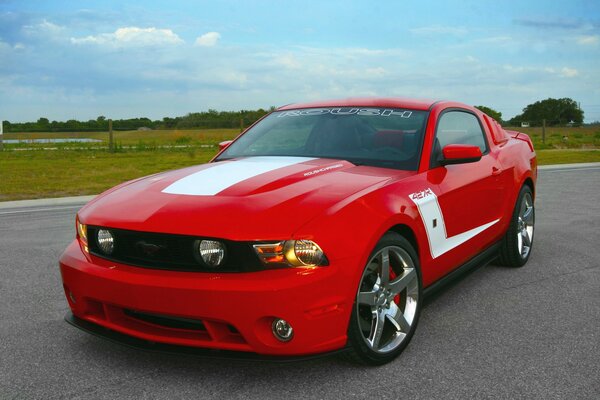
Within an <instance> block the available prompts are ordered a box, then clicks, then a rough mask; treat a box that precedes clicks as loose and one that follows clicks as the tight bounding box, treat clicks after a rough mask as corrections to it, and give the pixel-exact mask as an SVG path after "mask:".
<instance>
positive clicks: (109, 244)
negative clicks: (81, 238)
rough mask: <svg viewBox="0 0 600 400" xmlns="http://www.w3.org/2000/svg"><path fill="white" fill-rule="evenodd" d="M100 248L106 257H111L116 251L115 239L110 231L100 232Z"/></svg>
mask: <svg viewBox="0 0 600 400" xmlns="http://www.w3.org/2000/svg"><path fill="white" fill-rule="evenodd" d="M97 239H98V247H99V248H100V250H102V252H103V253H104V254H106V255H111V254H112V252H113V251H114V250H115V238H114V237H113V235H112V233H111V232H110V231H109V230H108V229H99V230H98V236H97Z"/></svg>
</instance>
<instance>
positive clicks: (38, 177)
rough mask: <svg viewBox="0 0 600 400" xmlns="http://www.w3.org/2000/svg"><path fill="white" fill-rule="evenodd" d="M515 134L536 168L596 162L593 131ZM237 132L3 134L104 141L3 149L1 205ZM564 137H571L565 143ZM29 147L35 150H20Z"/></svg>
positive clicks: (187, 151)
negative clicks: (111, 139) (523, 137)
mask: <svg viewBox="0 0 600 400" xmlns="http://www.w3.org/2000/svg"><path fill="white" fill-rule="evenodd" d="M515 130H519V131H522V132H525V133H527V134H529V135H530V136H531V137H532V138H533V141H534V143H535V146H536V151H537V155H538V163H539V164H540V165H544V164H563V163H576V162H600V129H599V128H597V127H593V128H590V127H586V128H548V129H547V131H546V139H547V140H546V144H545V145H544V144H542V143H541V128H516V129H515ZM238 133H239V132H238V130H237V129H213V130H200V129H196V130H185V131H177V130H170V131H149V132H143V131H128V132H115V141H116V142H117V144H118V147H117V152H116V153H109V152H108V151H106V146H107V144H108V134H107V133H106V132H92V133H88V132H86V133H64V132H63V133H21V134H14V133H11V134H6V135H5V136H4V137H5V138H6V139H34V138H64V137H74V138H86V137H88V138H101V139H102V140H104V142H103V143H100V144H98V143H95V144H80V143H76V144H65V145H61V144H33V145H32V144H20V145H5V148H6V151H3V152H0V201H6V200H20V199H33V198H44V197H62V196H77V195H87V194H97V193H100V192H102V191H104V190H106V189H108V188H110V187H112V186H115V185H117V184H119V183H121V182H124V181H126V180H130V179H134V178H138V177H141V176H145V175H150V174H153V173H156V172H160V171H165V170H170V169H176V168H182V167H186V166H190V165H196V164H202V163H205V162H207V161H208V160H210V158H212V156H214V155H215V154H216V152H217V144H218V143H219V142H221V141H223V140H228V139H231V138H233V137H235V136H236V135H237V134H238ZM564 135H568V137H569V139H568V140H567V141H566V142H565V141H563V139H562V138H563V136H564ZM165 146H186V147H165ZM31 147H32V148H34V150H22V149H24V148H31ZM44 147H54V148H56V150H43V148H44ZM94 147H95V149H94Z"/></svg>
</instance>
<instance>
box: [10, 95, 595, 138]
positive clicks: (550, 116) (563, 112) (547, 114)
mask: <svg viewBox="0 0 600 400" xmlns="http://www.w3.org/2000/svg"><path fill="white" fill-rule="evenodd" d="M476 107H477V108H478V109H480V110H481V111H483V112H484V113H486V114H487V115H489V116H490V117H492V118H494V119H495V120H496V121H498V122H499V123H501V124H502V125H506V126H520V125H521V123H522V122H527V123H529V125H530V126H541V125H542V124H543V121H544V120H545V121H546V125H548V126H560V125H566V124H570V123H572V124H574V125H581V124H582V123H583V110H581V108H580V107H579V104H578V103H577V102H576V101H575V100H573V99H570V98H562V99H552V98H548V99H546V100H540V101H536V102H535V103H532V104H529V105H527V107H525V108H523V112H522V113H521V114H519V115H516V116H514V117H513V118H511V119H509V120H507V121H505V120H503V119H502V113H501V112H499V111H496V110H494V109H493V108H491V107H487V106H476ZM274 109H275V108H274V107H271V108H270V109H269V110H264V109H262V108H259V109H258V110H241V111H217V110H208V111H203V112H196V113H189V114H187V115H184V116H182V117H175V118H171V117H165V118H163V119H162V120H154V121H153V120H151V119H149V118H143V117H142V118H129V119H117V120H113V129H114V130H136V129H140V128H149V129H191V128H205V129H215V128H239V127H240V125H241V126H243V127H247V126H249V125H251V124H253V123H254V122H256V121H257V120H258V119H259V118H261V117H263V116H264V115H265V114H267V113H268V112H270V111H273V110H274ZM4 130H5V131H6V132H93V131H107V130H108V119H107V118H106V117H104V116H99V117H98V118H96V119H95V120H94V119H91V120H89V121H77V120H74V119H71V120H68V121H64V122H62V121H49V120H48V118H39V119H38V120H37V121H36V122H9V121H5V122H4Z"/></svg>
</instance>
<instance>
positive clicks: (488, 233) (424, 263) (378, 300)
mask: <svg viewBox="0 0 600 400" xmlns="http://www.w3.org/2000/svg"><path fill="white" fill-rule="evenodd" d="M220 147H221V150H220V152H219V154H217V155H216V156H215V157H214V158H213V159H212V160H211V161H210V162H209V163H207V164H204V165H198V166H194V167H189V168H184V169H181V170H176V171H169V172H163V173H159V174H156V175H152V176H149V177H145V178H141V179H136V180H133V181H130V182H126V183H123V184H121V185H119V186H117V187H115V188H113V189H110V190H108V191H106V192H105V193H103V194H101V195H99V196H97V197H96V198H94V199H93V200H92V201H91V202H89V203H88V204H87V205H86V206H84V207H83V208H82V209H81V210H80V211H79V212H78V214H77V217H76V229H75V231H76V239H75V240H74V241H73V242H72V243H71V244H70V245H69V246H68V248H67V249H66V250H65V252H64V253H63V255H62V256H61V258H60V270H61V274H62V280H63V284H64V290H65V294H66V298H67V301H68V304H69V306H70V310H71V311H70V313H69V314H67V316H66V319H67V320H68V321H69V322H71V323H72V324H74V325H76V326H78V327H80V328H83V329H85V330H88V331H90V332H93V333H96V334H99V335H102V336H106V337H110V338H113V339H114V338H117V339H119V340H121V341H125V342H127V339H132V340H135V341H136V343H153V344H156V345H158V346H175V347H177V348H180V349H189V350H193V349H199V348H201V349H214V350H218V351H222V352H228V351H233V352H235V354H254V355H260V356H266V357H272V356H286V357H294V356H307V355H314V354H318V353H329V352H335V351H337V350H343V351H344V352H345V353H346V354H348V356H349V357H351V358H352V359H354V360H357V361H359V362H363V363H366V364H383V363H386V362H389V361H391V360H392V359H394V358H395V357H396V356H398V355H399V354H400V353H401V352H402V351H403V349H404V348H406V346H407V345H408V343H409V341H410V340H411V337H412V336H413V334H414V332H415V329H416V327H417V322H418V320H419V314H420V311H421V307H422V304H423V299H424V296H425V295H426V294H427V293H428V292H431V291H433V290H435V289H436V288H438V287H439V286H440V285H441V284H442V283H444V282H446V281H448V280H449V279H452V278H453V277H455V276H457V275H458V274H460V273H461V272H463V271H465V270H466V269H470V268H473V267H475V266H480V265H483V264H486V263H488V262H491V261H493V260H495V261H496V262H497V263H498V264H502V265H505V266H508V267H521V266H523V265H524V264H525V263H526V262H527V260H528V259H529V257H530V254H531V249H532V245H533V231H534V221H535V215H534V198H535V184H536V177H537V165H536V155H535V151H534V149H533V145H532V142H531V140H530V138H529V137H528V136H527V135H525V134H523V133H519V132H515V131H507V130H504V129H503V128H502V127H501V126H500V125H499V124H498V123H497V122H496V121H494V120H493V119H492V118H490V117H489V116H487V115H486V114H484V113H482V112H481V111H479V110H478V109H476V108H473V107H470V106H467V105H465V104H461V103H457V102H451V101H437V102H435V101H426V100H410V99H401V98H376V99H373V98H360V99H345V100H336V101H323V102H315V103H308V104H294V105H287V106H284V107H281V108H279V109H277V110H275V111H273V112H272V113H270V114H268V115H267V116H265V117H264V118H262V119H261V120H259V121H258V122H257V123H255V124H254V125H252V126H251V127H250V128H248V129H247V130H246V131H245V132H244V133H242V134H241V135H239V136H238V137H237V138H236V139H235V140H233V141H228V142H223V143H221V144H220Z"/></svg>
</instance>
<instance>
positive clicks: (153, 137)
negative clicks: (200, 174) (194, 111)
mask: <svg viewBox="0 0 600 400" xmlns="http://www.w3.org/2000/svg"><path fill="white" fill-rule="evenodd" d="M239 133H240V131H239V129H189V130H187V129H186V130H178V129H171V130H153V131H114V133H113V135H114V142H115V144H119V145H120V146H133V147H139V146H146V147H159V146H177V145H187V146H192V147H194V146H201V145H206V144H217V143H219V142H222V141H223V140H228V139H232V138H234V137H235V136H237V135H238V134H239ZM56 138H69V139H75V138H77V139H80V138H88V139H97V140H102V142H101V143H98V142H97V143H20V144H5V147H6V148H7V149H13V148H14V149H18V148H32V147H33V148H44V147H58V148H94V147H100V146H108V132H23V133H7V134H5V135H4V139H18V140H32V139H56Z"/></svg>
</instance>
